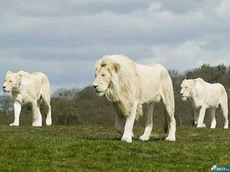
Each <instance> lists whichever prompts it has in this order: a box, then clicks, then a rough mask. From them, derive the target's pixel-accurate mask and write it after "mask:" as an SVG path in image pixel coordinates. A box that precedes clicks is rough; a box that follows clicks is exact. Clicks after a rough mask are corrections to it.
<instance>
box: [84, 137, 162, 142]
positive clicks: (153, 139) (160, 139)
mask: <svg viewBox="0 0 230 172" xmlns="http://www.w3.org/2000/svg"><path fill="white" fill-rule="evenodd" d="M83 139H84V140H90V141H121V137H84V138H83ZM165 139H166V137H165V136H161V137H150V139H149V140H148V141H152V142H158V141H164V140H165ZM133 141H140V142H145V141H141V140H139V138H138V137H134V138H133ZM148 141H146V142H148Z"/></svg>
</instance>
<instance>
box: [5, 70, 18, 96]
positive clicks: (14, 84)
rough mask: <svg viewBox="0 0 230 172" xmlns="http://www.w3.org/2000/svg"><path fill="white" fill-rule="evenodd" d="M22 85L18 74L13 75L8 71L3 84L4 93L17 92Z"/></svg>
mask: <svg viewBox="0 0 230 172" xmlns="http://www.w3.org/2000/svg"><path fill="white" fill-rule="evenodd" d="M19 84H20V76H19V74H17V73H11V72H10V71H8V72H7V73H6V77H5V81H4V83H3V91H4V92H10V91H13V90H17V89H18V87H19Z"/></svg>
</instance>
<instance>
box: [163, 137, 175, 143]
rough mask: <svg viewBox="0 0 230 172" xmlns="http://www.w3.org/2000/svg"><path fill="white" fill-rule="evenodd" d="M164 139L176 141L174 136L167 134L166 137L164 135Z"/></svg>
mask: <svg viewBox="0 0 230 172" xmlns="http://www.w3.org/2000/svg"><path fill="white" fill-rule="evenodd" d="M165 140H166V141H173V142H174V141H176V137H174V136H168V137H166V139H165Z"/></svg>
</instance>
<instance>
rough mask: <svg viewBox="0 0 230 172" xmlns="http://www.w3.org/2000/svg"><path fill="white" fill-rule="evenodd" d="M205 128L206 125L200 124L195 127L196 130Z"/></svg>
mask: <svg viewBox="0 0 230 172" xmlns="http://www.w3.org/2000/svg"><path fill="white" fill-rule="evenodd" d="M205 127H206V124H201V125H199V124H198V125H197V126H196V128H205Z"/></svg>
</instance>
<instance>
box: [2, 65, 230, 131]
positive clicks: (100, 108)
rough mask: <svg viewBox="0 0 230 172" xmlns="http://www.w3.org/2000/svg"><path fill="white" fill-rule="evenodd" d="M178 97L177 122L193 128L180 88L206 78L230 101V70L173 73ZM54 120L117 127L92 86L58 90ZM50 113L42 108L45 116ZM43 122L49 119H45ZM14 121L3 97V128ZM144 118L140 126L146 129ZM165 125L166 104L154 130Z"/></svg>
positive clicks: (26, 113)
mask: <svg viewBox="0 0 230 172" xmlns="http://www.w3.org/2000/svg"><path fill="white" fill-rule="evenodd" d="M170 75H171V77H172V81H173V86H174V95H175V103H176V107H175V108H176V109H175V118H176V121H177V127H187V126H193V110H192V107H191V105H190V103H189V101H186V102H183V101H182V100H181V97H180V89H181V88H180V85H181V82H182V80H183V79H185V78H186V79H194V78H198V77H200V78H203V79H204V80H205V81H207V82H209V83H217V82H218V83H221V84H223V85H224V87H225V89H226V91H227V94H228V97H229V98H230V66H226V65H224V64H220V65H217V66H211V65H209V64H204V65H202V66H200V67H198V68H195V69H192V70H189V71H186V72H184V73H179V72H177V71H175V70H171V71H170ZM51 106H52V118H53V124H54V125H78V124H100V125H113V124H114V117H115V112H114V110H113V107H112V105H111V103H110V102H109V101H108V100H107V99H106V98H105V97H97V96H96V94H95V91H94V89H93V88H92V87H91V86H88V87H85V88H84V89H76V88H74V89H58V90H56V91H55V92H54V93H53V95H52V98H51ZM45 111H46V109H45V106H42V113H43V114H44V112H45ZM206 114H207V115H206V117H205V122H207V124H208V126H209V125H210V115H209V111H207V112H206ZM216 117H217V127H220V126H221V127H222V126H223V119H222V116H221V113H220V110H217V114H216ZM43 119H45V117H44V116H43ZM12 121H13V106H12V101H11V97H10V96H9V95H2V96H0V124H2V125H9V124H10V123H11V122H12ZM31 121H32V110H31V105H30V104H26V105H24V106H23V107H22V113H21V119H20V124H21V125H31V123H32V122H31ZM144 121H145V116H143V117H142V118H141V119H140V120H139V121H137V122H136V125H140V126H141V125H143V124H144ZM163 125H164V112H163V108H162V104H161V103H160V104H157V105H156V106H155V110H154V128H159V127H161V128H162V126H163Z"/></svg>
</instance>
